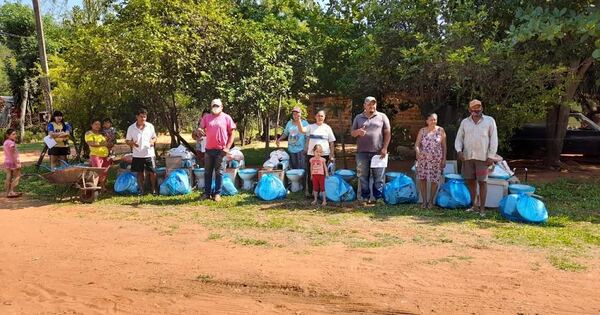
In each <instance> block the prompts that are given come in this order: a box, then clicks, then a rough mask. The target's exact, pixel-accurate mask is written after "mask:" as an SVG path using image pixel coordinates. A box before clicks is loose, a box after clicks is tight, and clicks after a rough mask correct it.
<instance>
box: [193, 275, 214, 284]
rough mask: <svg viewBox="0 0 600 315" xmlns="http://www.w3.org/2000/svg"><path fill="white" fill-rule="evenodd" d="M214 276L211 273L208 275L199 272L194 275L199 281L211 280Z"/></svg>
mask: <svg viewBox="0 0 600 315" xmlns="http://www.w3.org/2000/svg"><path fill="white" fill-rule="evenodd" d="M214 278H215V277H213V275H209V274H201V275H198V276H197V277H196V281H200V282H211V281H213V279H214Z"/></svg>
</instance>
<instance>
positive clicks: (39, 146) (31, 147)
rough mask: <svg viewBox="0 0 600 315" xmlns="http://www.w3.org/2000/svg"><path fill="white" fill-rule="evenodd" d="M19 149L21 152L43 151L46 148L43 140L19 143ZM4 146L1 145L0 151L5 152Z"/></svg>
mask: <svg viewBox="0 0 600 315" xmlns="http://www.w3.org/2000/svg"><path fill="white" fill-rule="evenodd" d="M17 149H18V150H19V152H20V153H29V152H42V150H43V149H44V143H43V142H32V143H21V144H18V145H17ZM3 151H4V148H2V147H0V152H3Z"/></svg>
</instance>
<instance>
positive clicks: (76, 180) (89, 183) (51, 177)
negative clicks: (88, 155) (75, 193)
mask: <svg viewBox="0 0 600 315" xmlns="http://www.w3.org/2000/svg"><path fill="white" fill-rule="evenodd" d="M104 172H106V169H105V168H102V167H87V166H72V167H68V168H62V169H56V170H54V171H51V172H50V173H45V174H41V175H40V176H41V177H43V178H44V179H46V180H47V181H48V182H49V183H52V184H57V185H63V186H67V187H75V188H77V189H79V200H80V201H81V202H84V203H92V202H94V201H96V200H97V199H98V195H99V194H100V190H101V189H102V187H100V186H98V181H99V180H100V176H101V175H102V173H104Z"/></svg>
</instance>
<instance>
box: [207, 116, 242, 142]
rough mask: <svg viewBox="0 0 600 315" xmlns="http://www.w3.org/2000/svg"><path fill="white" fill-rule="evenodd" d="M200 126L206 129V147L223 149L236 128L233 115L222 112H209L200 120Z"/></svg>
mask: <svg viewBox="0 0 600 315" xmlns="http://www.w3.org/2000/svg"><path fill="white" fill-rule="evenodd" d="M200 128H204V130H205V131H206V149H207V150H223V149H225V146H226V145H227V141H229V134H230V133H232V132H233V129H235V128H236V126H235V123H234V122H233V119H231V116H229V115H227V114H225V113H221V114H219V115H213V114H208V115H206V116H204V118H202V120H201V121H200Z"/></svg>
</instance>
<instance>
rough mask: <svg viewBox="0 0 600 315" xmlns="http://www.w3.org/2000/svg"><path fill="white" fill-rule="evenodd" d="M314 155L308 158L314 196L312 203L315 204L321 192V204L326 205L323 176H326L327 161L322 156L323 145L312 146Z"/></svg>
mask: <svg viewBox="0 0 600 315" xmlns="http://www.w3.org/2000/svg"><path fill="white" fill-rule="evenodd" d="M313 152H314V156H313V157H312V158H311V159H310V161H309V162H310V178H311V179H312V184H313V197H314V198H315V199H314V200H313V202H312V204H313V205H316V204H317V199H318V198H319V193H321V192H322V193H323V202H322V203H321V205H323V206H325V205H327V199H326V197H325V177H327V176H328V175H329V174H328V171H327V162H326V161H325V159H324V158H323V157H321V156H322V155H323V147H321V145H320V144H316V145H315V146H314V148H313Z"/></svg>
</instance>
